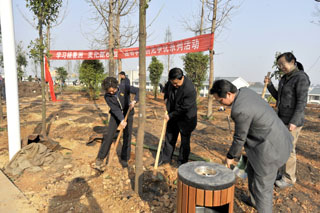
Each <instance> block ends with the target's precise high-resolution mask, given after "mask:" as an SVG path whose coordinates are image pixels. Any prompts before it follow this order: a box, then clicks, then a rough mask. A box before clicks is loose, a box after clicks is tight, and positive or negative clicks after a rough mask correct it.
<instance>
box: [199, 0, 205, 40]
mask: <svg viewBox="0 0 320 213" xmlns="http://www.w3.org/2000/svg"><path fill="white" fill-rule="evenodd" d="M203 17H204V0H202V7H201V21H200V32H199V33H200V35H202V29H203Z"/></svg>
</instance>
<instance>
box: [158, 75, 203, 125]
mask: <svg viewBox="0 0 320 213" xmlns="http://www.w3.org/2000/svg"><path fill="white" fill-rule="evenodd" d="M164 99H165V100H166V99H167V103H166V106H167V111H168V115H169V117H170V119H177V120H191V119H194V118H196V117H197V92H196V90H195V87H194V85H193V83H192V82H191V81H190V80H189V79H188V78H187V77H186V76H184V81H183V84H182V85H181V87H179V88H177V89H176V88H175V87H174V86H173V85H172V84H171V83H170V81H168V82H167V83H166V85H165V88H164Z"/></svg>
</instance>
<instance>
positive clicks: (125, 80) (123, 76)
mask: <svg viewBox="0 0 320 213" xmlns="http://www.w3.org/2000/svg"><path fill="white" fill-rule="evenodd" d="M119 76H120V79H121V80H120V84H127V85H129V86H130V80H129V78H127V76H126V73H125V72H123V71H121V72H120V73H119Z"/></svg>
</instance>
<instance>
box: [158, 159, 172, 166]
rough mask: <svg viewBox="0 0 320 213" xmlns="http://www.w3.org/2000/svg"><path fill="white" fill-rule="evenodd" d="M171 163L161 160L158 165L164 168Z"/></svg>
mask: <svg viewBox="0 0 320 213" xmlns="http://www.w3.org/2000/svg"><path fill="white" fill-rule="evenodd" d="M168 163H169V161H163V160H160V161H159V163H158V166H162V165H164V164H168Z"/></svg>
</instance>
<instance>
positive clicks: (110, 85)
mask: <svg viewBox="0 0 320 213" xmlns="http://www.w3.org/2000/svg"><path fill="white" fill-rule="evenodd" d="M102 88H103V89H104V90H105V91H106V93H109V94H111V95H113V94H115V93H116V92H117V89H118V81H117V79H115V78H114V77H106V78H105V79H104V80H103V82H102Z"/></svg>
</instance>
